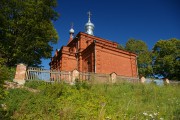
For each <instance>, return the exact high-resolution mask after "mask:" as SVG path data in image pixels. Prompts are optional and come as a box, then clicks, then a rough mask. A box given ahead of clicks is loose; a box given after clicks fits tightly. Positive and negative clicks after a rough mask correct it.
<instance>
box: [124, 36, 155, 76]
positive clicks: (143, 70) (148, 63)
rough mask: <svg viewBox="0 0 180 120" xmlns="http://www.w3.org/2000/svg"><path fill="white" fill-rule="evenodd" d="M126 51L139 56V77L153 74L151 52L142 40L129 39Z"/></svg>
mask: <svg viewBox="0 0 180 120" xmlns="http://www.w3.org/2000/svg"><path fill="white" fill-rule="evenodd" d="M125 50H128V51H130V52H134V53H136V54H137V55H138V58H137V63H138V72H139V75H143V76H147V75H149V74H152V59H151V52H150V51H148V47H147V45H146V43H145V42H143V41H142V40H136V39H133V38H131V39H129V40H128V41H127V43H126V46H125Z"/></svg>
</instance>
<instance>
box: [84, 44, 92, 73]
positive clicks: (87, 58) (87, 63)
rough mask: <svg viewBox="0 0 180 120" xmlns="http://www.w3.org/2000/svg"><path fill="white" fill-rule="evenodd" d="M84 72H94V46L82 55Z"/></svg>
mask: <svg viewBox="0 0 180 120" xmlns="http://www.w3.org/2000/svg"><path fill="white" fill-rule="evenodd" d="M82 62H83V64H82V71H83V72H94V46H89V47H88V48H87V49H86V50H85V51H83V53H82Z"/></svg>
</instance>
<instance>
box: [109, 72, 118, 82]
mask: <svg viewBox="0 0 180 120" xmlns="http://www.w3.org/2000/svg"><path fill="white" fill-rule="evenodd" d="M110 77H111V82H112V83H115V82H116V77H117V74H116V73H115V72H113V73H111V74H110Z"/></svg>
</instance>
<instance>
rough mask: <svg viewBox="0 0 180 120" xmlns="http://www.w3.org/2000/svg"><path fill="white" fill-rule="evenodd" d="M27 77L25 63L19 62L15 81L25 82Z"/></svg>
mask: <svg viewBox="0 0 180 120" xmlns="http://www.w3.org/2000/svg"><path fill="white" fill-rule="evenodd" d="M25 77H26V65H25V64H23V63H20V64H17V67H16V74H15V77H14V80H13V81H14V82H17V83H18V84H24V83H25Z"/></svg>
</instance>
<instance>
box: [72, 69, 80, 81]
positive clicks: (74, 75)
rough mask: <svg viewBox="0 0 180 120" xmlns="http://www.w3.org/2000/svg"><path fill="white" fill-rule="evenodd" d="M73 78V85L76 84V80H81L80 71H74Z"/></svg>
mask: <svg viewBox="0 0 180 120" xmlns="http://www.w3.org/2000/svg"><path fill="white" fill-rule="evenodd" d="M71 78H72V80H71V82H72V83H75V80H76V79H79V71H77V70H76V69H75V70H73V71H72V77H71Z"/></svg>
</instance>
